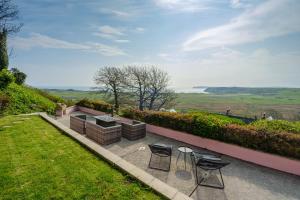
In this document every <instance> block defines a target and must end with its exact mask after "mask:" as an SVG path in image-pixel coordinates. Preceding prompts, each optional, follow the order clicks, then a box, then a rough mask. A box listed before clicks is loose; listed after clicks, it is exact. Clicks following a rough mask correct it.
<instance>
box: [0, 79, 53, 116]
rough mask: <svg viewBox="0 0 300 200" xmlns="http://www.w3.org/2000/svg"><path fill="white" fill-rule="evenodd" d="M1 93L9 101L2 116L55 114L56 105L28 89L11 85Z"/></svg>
mask: <svg viewBox="0 0 300 200" xmlns="http://www.w3.org/2000/svg"><path fill="white" fill-rule="evenodd" d="M3 93H5V94H6V95H7V96H8V97H9V99H10V100H9V103H8V105H7V107H6V108H5V110H4V114H20V113H32V112H48V113H54V112H55V108H56V104H55V103H54V102H52V101H50V100H49V99H47V98H45V97H43V96H41V95H40V94H39V93H37V92H36V91H35V90H32V89H31V88H29V87H25V86H21V85H17V84H15V83H12V84H10V85H9V86H8V87H7V88H6V89H5V90H3Z"/></svg>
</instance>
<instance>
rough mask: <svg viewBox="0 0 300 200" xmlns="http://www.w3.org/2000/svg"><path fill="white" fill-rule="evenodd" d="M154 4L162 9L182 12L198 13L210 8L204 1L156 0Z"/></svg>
mask: <svg viewBox="0 0 300 200" xmlns="http://www.w3.org/2000/svg"><path fill="white" fill-rule="evenodd" d="M154 2H155V4H156V5H157V6H159V7H161V8H164V9H168V10H175V11H182V12H196V11H199V10H203V9H207V8H208V7H207V6H206V5H205V4H204V1H199V0H154Z"/></svg>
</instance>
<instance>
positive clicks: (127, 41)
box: [115, 40, 130, 43]
mask: <svg viewBox="0 0 300 200" xmlns="http://www.w3.org/2000/svg"><path fill="white" fill-rule="evenodd" d="M115 42H118V43H129V42H130V40H115Z"/></svg>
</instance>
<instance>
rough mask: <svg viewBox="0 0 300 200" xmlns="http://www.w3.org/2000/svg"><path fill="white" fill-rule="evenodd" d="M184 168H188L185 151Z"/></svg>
mask: <svg viewBox="0 0 300 200" xmlns="http://www.w3.org/2000/svg"><path fill="white" fill-rule="evenodd" d="M184 170H186V153H184Z"/></svg>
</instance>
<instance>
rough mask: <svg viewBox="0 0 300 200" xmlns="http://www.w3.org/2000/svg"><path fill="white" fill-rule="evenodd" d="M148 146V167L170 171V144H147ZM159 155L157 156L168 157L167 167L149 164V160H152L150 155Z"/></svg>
mask: <svg viewBox="0 0 300 200" xmlns="http://www.w3.org/2000/svg"><path fill="white" fill-rule="evenodd" d="M149 148H150V151H151V158H150V161H149V165H148V167H149V168H151V169H158V170H162V171H170V165H171V157H172V146H170V145H165V144H158V143H157V144H149ZM153 155H155V156H159V158H161V157H165V158H166V157H169V165H168V168H167V169H163V168H159V167H153V166H151V162H152V156H153Z"/></svg>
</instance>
